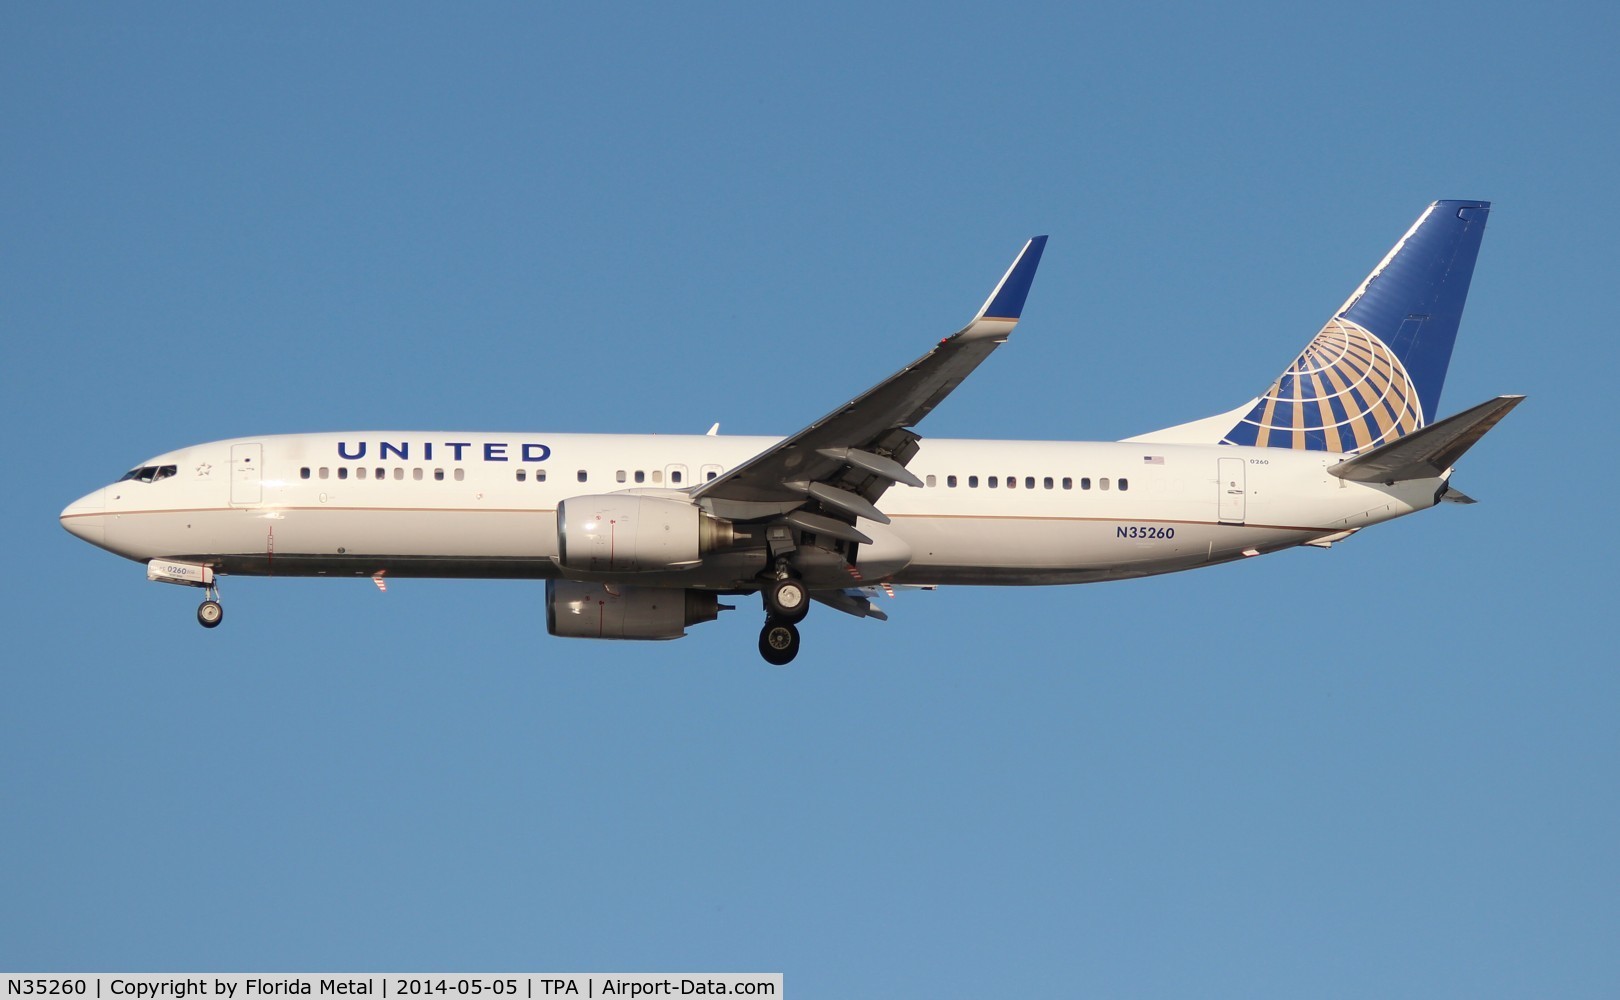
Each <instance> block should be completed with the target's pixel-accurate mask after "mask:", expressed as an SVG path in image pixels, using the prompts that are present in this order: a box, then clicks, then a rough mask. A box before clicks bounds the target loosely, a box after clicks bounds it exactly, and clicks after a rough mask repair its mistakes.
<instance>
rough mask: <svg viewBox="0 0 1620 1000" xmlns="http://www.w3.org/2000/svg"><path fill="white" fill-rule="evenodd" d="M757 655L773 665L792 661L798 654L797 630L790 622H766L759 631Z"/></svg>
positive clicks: (782, 664)
mask: <svg viewBox="0 0 1620 1000" xmlns="http://www.w3.org/2000/svg"><path fill="white" fill-rule="evenodd" d="M759 655H760V656H763V657H765V662H766V663H769V664H770V665H772V666H774V667H785V666H787V665H788V664H789V663H792V662H793V658H794V657H795V656H798V655H799V630H798V629H796V628H794V627H793V624H792V623H791V622H783V621H768V622H766V623H765V627H764V628H762V629H760V631H759Z"/></svg>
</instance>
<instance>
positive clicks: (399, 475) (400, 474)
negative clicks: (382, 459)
mask: <svg viewBox="0 0 1620 1000" xmlns="http://www.w3.org/2000/svg"><path fill="white" fill-rule="evenodd" d="M394 478H395V479H404V478H405V470H404V469H395V470H394Z"/></svg>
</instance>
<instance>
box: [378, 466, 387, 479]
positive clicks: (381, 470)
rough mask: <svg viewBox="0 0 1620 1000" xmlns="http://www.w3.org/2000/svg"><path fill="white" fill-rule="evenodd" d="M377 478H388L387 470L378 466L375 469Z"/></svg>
mask: <svg viewBox="0 0 1620 1000" xmlns="http://www.w3.org/2000/svg"><path fill="white" fill-rule="evenodd" d="M377 478H378V479H387V478H388V470H387V469H384V468H382V467H380V466H379V467H378V469H377Z"/></svg>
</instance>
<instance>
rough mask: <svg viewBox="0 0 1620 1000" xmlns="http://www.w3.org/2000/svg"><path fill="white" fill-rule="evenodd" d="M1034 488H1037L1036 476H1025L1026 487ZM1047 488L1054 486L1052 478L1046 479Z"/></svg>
mask: <svg viewBox="0 0 1620 1000" xmlns="http://www.w3.org/2000/svg"><path fill="white" fill-rule="evenodd" d="M1034 488H1035V477H1034V476H1025V477H1024V489H1026V490H1032V489H1034ZM1046 488H1047V489H1051V488H1052V480H1050V479H1048V480H1047V481H1046Z"/></svg>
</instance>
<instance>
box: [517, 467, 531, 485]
mask: <svg viewBox="0 0 1620 1000" xmlns="http://www.w3.org/2000/svg"><path fill="white" fill-rule="evenodd" d="M528 475H529V474H528V473H527V472H525V471H523V470H522V469H519V470H517V480H518V482H520V483H521V482H523V480H524V479H525V478H527V476H528Z"/></svg>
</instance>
